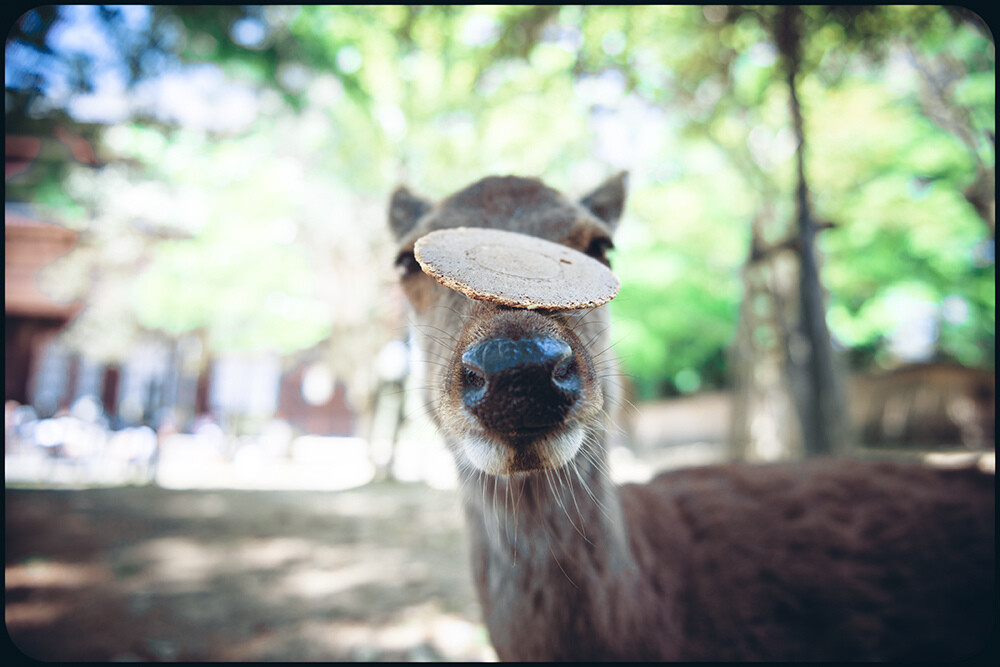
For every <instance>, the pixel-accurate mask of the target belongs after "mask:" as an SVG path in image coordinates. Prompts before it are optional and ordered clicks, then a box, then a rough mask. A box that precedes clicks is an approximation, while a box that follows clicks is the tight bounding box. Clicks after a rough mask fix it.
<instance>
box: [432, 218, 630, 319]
mask: <svg viewBox="0 0 1000 667" xmlns="http://www.w3.org/2000/svg"><path fill="white" fill-rule="evenodd" d="M413 254H414V256H415V257H416V258H417V262H419V263H420V268H422V269H423V270H424V272H425V273H427V274H428V275H430V276H432V277H433V278H434V279H435V280H437V281H438V282H439V283H441V284H442V285H444V286H445V287H450V288H451V289H453V290H456V291H458V292H461V293H462V294H464V295H466V296H468V297H471V298H473V299H478V300H480V301H489V302H492V303H497V304H500V305H503V306H511V307H514V308H526V309H528V310H535V309H545V310H575V309H578V308H594V307H596V306H600V305H602V304H605V303H607V302H608V301H610V300H611V299H613V298H614V297H615V295H616V294H618V289H619V288H620V287H621V283H620V282H619V280H618V277H617V276H615V274H613V273H612V272H611V269H609V268H608V267H607V266H605V265H604V264H602V263H601V262H599V261H597V260H596V259H594V258H593V257H588V256H587V255H585V254H583V253H582V252H580V251H578V250H574V249H573V248H569V247H567V246H564V245H561V244H559V243H553V242H552V241H546V240H545V239H540V238H538V237H535V236H529V235H527V234H519V233H517V232H508V231H503V230H499V229H485V228H482V227H455V228H453V229H441V230H438V231H434V232H431V233H429V234H427V235H425V236H422V237H420V238H419V239H418V240H417V242H416V244H415V245H414V248H413Z"/></svg>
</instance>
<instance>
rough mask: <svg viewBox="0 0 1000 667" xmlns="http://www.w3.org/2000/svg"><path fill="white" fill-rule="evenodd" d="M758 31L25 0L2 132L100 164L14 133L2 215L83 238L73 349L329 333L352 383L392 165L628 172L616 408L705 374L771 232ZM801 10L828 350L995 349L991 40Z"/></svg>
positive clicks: (383, 245) (398, 174)
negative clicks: (18, 147)
mask: <svg viewBox="0 0 1000 667" xmlns="http://www.w3.org/2000/svg"><path fill="white" fill-rule="evenodd" d="M777 20H778V14H777V8H775V7H733V6H728V7H727V6H673V5H668V6H618V5H610V6H575V5H566V6H555V5H545V6H401V5H392V6H303V7H292V6H250V7H241V6H153V7H118V8H114V7H103V6H101V7H43V8H38V9H33V10H31V11H29V12H27V13H26V14H24V15H23V16H22V17H20V18H19V19H18V21H17V22H16V24H15V25H14V26H13V27H12V29H11V31H10V32H9V34H8V39H7V42H6V61H5V83H6V85H5V92H6V96H5V100H6V120H7V132H8V134H9V135H10V134H33V135H38V136H44V137H52V136H60V135H58V134H54V133H55V131H56V128H60V127H68V128H70V129H71V130H72V131H73V132H75V133H77V134H79V135H81V136H83V137H85V138H86V139H87V140H89V141H90V142H91V143H92V144H93V145H94V146H95V149H96V156H97V160H96V163H95V164H89V163H84V162H81V161H79V160H73V159H70V158H69V156H68V155H67V154H66V153H65V151H64V150H63V149H62V148H61V147H62V146H63V145H64V144H65V142H63V143H58V142H56V143H53V142H51V141H50V142H49V143H48V144H43V145H44V146H54V148H46V150H47V151H49V153H44V151H43V153H44V154H40V156H39V159H38V160H36V163H35V164H34V165H33V166H32V168H31V169H29V170H27V171H26V172H24V173H23V174H20V175H17V176H14V177H13V178H11V179H8V181H7V187H8V191H7V199H8V204H10V203H12V202H14V203H16V202H18V201H20V202H25V203H31V204H32V205H34V206H36V207H37V208H38V210H39V211H40V213H39V215H41V216H44V217H47V218H53V219H57V220H59V221H60V222H62V223H63V224H66V225H67V226H71V227H74V228H76V229H79V230H81V232H82V233H83V235H84V236H83V238H84V241H83V242H82V243H81V245H80V247H79V248H78V249H77V250H76V251H75V252H74V253H72V254H71V255H70V256H68V257H67V258H65V260H63V261H61V262H59V263H58V264H56V265H54V266H53V267H52V268H51V271H50V272H49V274H48V275H47V281H48V284H49V289H50V290H51V291H53V292H55V293H58V294H60V295H61V296H62V297H64V298H72V297H74V296H84V295H87V297H88V298H89V299H90V300H91V301H92V308H90V309H88V312H89V313H90V315H89V317H90V319H88V315H87V313H85V315H84V316H81V318H80V323H79V324H78V325H77V329H78V333H79V336H78V340H79V341H80V344H81V345H82V346H89V347H90V348H92V349H93V350H94V353H96V354H101V355H104V356H113V355H114V354H115V353H116V351H118V350H120V349H121V347H122V344H123V342H122V341H123V340H124V339H127V335H126V334H122V337H115V336H111V335H109V334H107V333H104V334H103V335H100V334H99V333H98V332H106V331H107V330H108V329H109V328H113V327H117V330H119V331H126V330H127V329H129V327H132V328H133V329H135V330H137V329H138V328H148V329H155V330H161V331H163V332H165V333H167V334H168V335H179V334H181V333H184V332H190V331H203V332H206V336H207V338H208V340H209V341H210V342H211V344H212V346H213V347H214V348H215V349H277V350H279V351H282V352H286V353H290V352H294V351H296V350H301V349H305V348H308V347H311V346H314V345H317V344H320V343H321V342H322V341H330V350H331V354H330V356H331V359H334V360H335V361H336V363H338V364H339V371H340V372H342V373H344V374H350V373H353V372H355V371H356V369H355V366H356V364H357V363H359V361H358V360H361V359H365V358H371V357H372V356H374V355H373V354H372V351H373V350H374V349H377V346H378V345H380V344H381V343H382V342H384V341H385V340H386V339H388V338H389V337H392V336H394V335H398V334H399V331H398V329H394V328H393V327H394V326H398V325H397V324H396V322H397V321H398V312H397V310H398V304H397V302H396V301H394V300H393V298H392V297H391V283H392V277H393V276H392V275H391V272H390V270H389V267H390V266H391V249H390V247H389V241H388V236H387V234H386V233H385V231H384V229H383V228H384V218H385V202H386V200H387V196H388V193H389V192H390V191H391V189H392V187H393V186H395V185H396V184H397V183H399V182H406V183H407V184H408V185H409V186H410V187H412V188H413V189H415V190H418V191H422V192H423V193H425V194H427V195H429V196H432V197H441V196H445V195H447V194H449V193H450V192H452V191H454V190H456V189H458V188H460V187H462V186H464V185H465V184H467V183H468V182H470V181H472V180H474V179H476V178H479V177H481V176H485V175H488V174H491V173H517V174H522V175H537V176H540V177H542V178H543V179H544V180H545V181H546V182H548V183H550V184H551V185H553V186H554V187H557V188H559V189H562V190H563V191H566V192H569V193H573V194H583V193H584V192H586V191H588V190H589V189H590V188H592V187H593V186H594V185H596V184H597V183H598V182H600V180H602V179H603V177H604V176H606V175H607V174H609V173H611V172H612V171H616V170H618V169H628V170H629V171H630V174H631V179H630V182H631V184H632V187H631V193H630V199H629V202H628V205H627V209H626V219H625V221H624V223H623V225H622V228H621V230H620V233H619V235H618V238H617V239H616V250H615V252H614V254H613V259H612V262H613V266H614V268H615V270H616V272H617V273H618V274H619V275H620V277H621V278H622V283H623V288H622V291H621V294H620V295H619V296H618V297H617V298H616V299H615V300H614V301H613V302H612V304H611V309H612V314H613V315H614V317H615V327H616V329H615V333H614V336H613V337H614V339H615V341H616V346H617V350H618V352H619V354H620V355H621V357H622V362H623V365H624V366H625V370H626V371H627V372H628V373H629V374H630V375H632V376H633V377H634V378H636V381H637V384H638V386H639V390H640V394H641V395H642V396H655V395H659V394H662V393H673V392H689V391H694V390H696V389H698V388H699V387H707V386H720V385H722V384H724V383H725V382H726V381H727V379H728V364H727V357H726V349H727V346H728V345H729V343H730V342H731V339H732V337H733V336H734V334H735V331H736V321H737V314H738V307H739V303H740V299H741V296H742V293H741V283H740V270H741V267H742V266H743V263H744V261H745V260H746V258H747V256H748V252H749V248H750V241H751V222H752V221H753V220H754V219H766V220H767V223H766V224H763V225H762V229H763V234H764V239H763V240H764V241H766V242H768V243H779V242H781V241H782V240H784V239H786V238H787V237H788V236H789V235H790V234H791V226H792V224H793V209H794V206H795V203H794V199H793V190H794V178H795V160H794V159H793V158H794V153H795V150H796V147H797V146H796V141H795V137H794V134H793V133H792V132H791V129H790V128H791V119H790V116H789V108H788V103H787V99H788V97H787V82H786V81H785V79H784V78H783V77H782V76H781V72H780V69H779V63H778V57H779V53H782V52H784V51H783V49H781V48H779V47H781V46H782V45H781V44H778V43H777V39H779V38H780V32H778V31H776V30H775V22H776V21H777ZM799 21H800V22H801V30H800V34H801V40H800V41H798V42H797V43H796V45H795V48H796V49H797V51H796V53H797V54H798V57H799V59H800V68H799V74H798V79H797V82H798V86H799V89H800V95H801V98H802V114H803V118H804V133H805V136H806V139H807V146H808V155H807V161H806V163H805V169H806V171H807V175H808V178H809V183H810V186H811V193H812V201H813V204H814V206H815V209H816V214H817V216H818V217H819V218H820V219H821V220H823V221H826V222H828V223H829V228H828V229H827V230H826V231H824V232H823V233H822V235H821V236H820V249H821V251H822V257H823V263H822V267H821V272H822V278H823V281H824V284H825V286H826V287H827V288H828V290H829V310H828V317H827V321H828V324H829V326H830V328H831V331H832V334H833V338H834V341H835V343H836V344H837V345H839V346H841V347H842V348H844V349H845V350H846V351H847V353H848V355H849V358H850V359H851V360H852V362H853V363H855V364H856V365H867V364H871V363H890V362H891V361H892V360H893V359H906V358H920V355H924V357H923V358H926V357H927V356H928V355H930V356H932V357H935V358H945V359H951V360H955V361H958V362H960V363H963V364H968V365H979V366H987V367H992V365H993V363H994V358H995V352H994V349H995V348H994V335H995V330H994V322H995V317H994V312H995V297H994V291H995V264H994V250H993V248H994V238H995V222H994V218H993V216H994V215H995V214H994V203H993V202H994V195H993V191H992V184H993V180H994V176H993V173H994V171H993V170H994V161H995V149H994V142H993V133H994V131H995V127H994V118H995V83H994V82H995V50H994V48H995V47H994V43H993V41H992V36H991V35H990V34H989V32H988V29H987V28H986V27H985V25H984V24H983V22H982V21H981V20H979V19H978V17H976V16H974V15H972V14H969V13H967V12H963V11H961V10H952V9H944V8H940V7H927V6H883V7H868V6H866V7H822V6H808V7H803V8H802V9H801V16H800V17H799ZM60 150H63V152H62V153H60V152H59V151H60ZM43 157H45V158H46V159H42V158H43ZM921 314H923V315H924V316H923V317H922V319H921V318H918V317H917V316H918V315H921ZM88 322H89V324H88ZM920 326H924V327H925V328H926V327H930V332H929V333H928V334H927V336H928V341H925V343H926V344H925V345H924V346H923V347H919V346H918V348H919V349H917V351H916V352H914V351H913V350H914V349H916V348H913V345H912V338H913V334H914V330H915V329H918V328H919V327H920ZM129 330H130V329H129ZM126 333H127V332H126ZM907 334H910V335H909V336H908V335H907ZM123 337H124V338H123ZM908 341H909V342H908ZM908 344H909V345H910V347H907V345H908ZM907 355H910V356H909V357H908V356H907ZM914 355H916V357H914Z"/></svg>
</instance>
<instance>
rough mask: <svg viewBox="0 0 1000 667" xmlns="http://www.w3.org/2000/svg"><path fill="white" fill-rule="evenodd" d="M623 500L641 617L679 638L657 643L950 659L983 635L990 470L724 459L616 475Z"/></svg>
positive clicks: (745, 654)
mask: <svg viewBox="0 0 1000 667" xmlns="http://www.w3.org/2000/svg"><path fill="white" fill-rule="evenodd" d="M622 504H623V509H624V511H625V517H626V522H627V526H628V531H629V541H630V544H631V548H632V551H633V554H634V555H635V557H636V560H637V561H638V565H639V568H640V571H641V572H642V575H641V576H640V581H641V582H644V583H642V584H640V585H641V586H644V587H645V589H646V590H642V591H639V592H637V595H638V596H640V597H644V598H646V599H648V600H649V601H650V602H649V604H650V605H653V606H655V607H656V609H655V610H652V609H651V610H650V611H651V612H653V613H652V614H647V615H646V616H654V617H656V618H657V620H656V621H655V622H656V623H659V624H660V625H661V626H662V627H663V628H664V629H670V630H671V631H670V632H668V633H666V634H669V635H671V636H673V637H674V638H675V639H674V640H676V637H677V636H678V635H679V636H680V637H681V638H682V639H681V644H682V645H681V646H673V647H666V646H665V647H663V654H667V653H676V654H678V656H679V657H681V658H682V659H699V658H708V659H745V658H755V657H756V658H765V659H767V658H770V659H781V658H786V659H808V658H810V657H812V658H821V659H851V658H854V659H858V658H860V659H865V658H876V659H877V658H883V659H905V658H916V659H929V658H956V657H962V656H965V655H970V654H974V653H976V652H977V651H978V650H980V649H982V647H983V646H984V645H985V643H986V641H987V639H988V638H989V637H990V635H991V634H992V631H993V619H994V611H993V603H994V578H995V575H994V567H995V565H994V537H993V536H994V521H995V507H994V477H993V476H992V475H988V474H984V473H982V472H980V471H977V470H972V469H963V470H941V469H932V468H927V467H924V466H919V465H908V464H894V463H857V462H847V461H833V460H817V461H813V462H810V463H807V464H800V465H770V466H749V465H738V464H732V465H723V466H711V467H707V468H700V469H693V470H685V471H676V472H671V473H666V474H664V475H661V476H659V477H657V478H656V479H655V480H653V482H652V483H650V484H648V485H644V486H627V487H624V488H623V489H622ZM663 591H667V597H668V598H670V599H671V601H670V603H669V604H668V605H661V604H660V603H658V602H656V600H657V599H658V598H657V592H660V593H662V592H663ZM660 599H662V598H660ZM641 615H642V612H641V611H640V616H641ZM637 622H638V623H643V622H644V621H637ZM651 650H654V651H655V647H651Z"/></svg>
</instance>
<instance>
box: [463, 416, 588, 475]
mask: <svg viewBox="0 0 1000 667" xmlns="http://www.w3.org/2000/svg"><path fill="white" fill-rule="evenodd" d="M583 437H584V433H583V428H582V427H581V426H579V425H576V424H574V425H568V426H565V427H563V428H561V429H559V430H558V431H556V432H555V433H552V434H550V435H547V436H544V437H543V438H541V439H539V440H537V441H535V442H533V443H531V445H530V447H532V448H533V450H534V451H533V453H534V454H535V455H536V456H537V457H538V459H539V461H540V462H541V463H542V465H544V466H545V467H547V468H549V469H555V468H558V467H560V466H562V465H564V464H566V463H568V462H569V461H570V460H572V459H573V457H574V456H576V454H577V452H579V451H580V446H581V445H583ZM462 451H463V452H464V454H465V456H466V458H468V459H469V462H470V463H472V465H473V466H475V467H476V468H478V469H479V470H482V471H483V472H485V473H489V474H491V475H507V474H510V473H511V472H521V471H516V470H512V468H511V461H512V459H513V455H514V452H513V451H512V450H511V448H510V446H508V445H506V444H504V443H502V442H499V441H497V440H496V439H494V438H491V437H488V436H484V435H481V434H468V435H466V436H465V437H463V438H462Z"/></svg>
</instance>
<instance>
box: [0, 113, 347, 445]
mask: <svg viewBox="0 0 1000 667" xmlns="http://www.w3.org/2000/svg"><path fill="white" fill-rule="evenodd" d="M55 141H56V142H59V143H61V144H64V145H66V146H69V148H70V149H71V153H72V156H73V158H74V159H76V160H77V161H80V162H84V163H87V164H91V165H93V164H96V158H95V157H94V153H93V150H92V149H91V148H90V144H89V143H88V142H87V141H86V140H85V139H83V138H82V137H80V136H78V135H75V134H72V133H70V132H68V131H66V130H64V129H62V128H57V132H56V133H55ZM50 143H53V140H52V139H50V138H44V139H40V138H37V137H30V136H8V137H6V143H5V179H6V180H8V181H9V180H10V179H11V178H15V177H17V176H19V175H22V174H26V175H28V176H30V173H29V170H30V169H32V167H33V166H37V165H39V163H41V162H45V161H52V160H53V159H64V157H65V156H61V155H60V156H47V157H45V155H46V151H45V146H47V145H48V144H50ZM31 211H32V209H30V208H29V207H27V206H24V205H21V204H19V203H17V202H11V201H8V200H6V199H5V201H4V399H5V401H17V402H18V403H20V404H22V405H31V406H33V407H34V408H35V411H36V412H37V413H38V416H39V417H42V418H45V417H49V416H52V415H55V414H57V413H59V412H61V411H66V410H68V409H69V408H70V406H72V405H73V404H74V403H75V402H76V401H77V400H78V399H80V398H82V397H84V396H88V397H92V398H96V399H98V401H99V403H100V404H101V406H102V407H103V410H104V413H105V415H106V416H107V417H108V418H109V420H110V423H111V425H112V426H129V425H137V424H146V425H151V426H154V427H157V426H159V425H160V423H161V422H163V421H164V420H167V419H169V420H170V421H171V422H173V426H175V427H178V428H184V427H185V426H190V425H192V424H193V423H194V422H195V421H196V420H198V419H199V418H200V419H205V418H210V419H213V420H215V421H219V422H222V423H223V424H222V425H223V426H226V427H229V428H241V429H243V428H249V429H251V430H252V429H254V428H256V427H257V426H258V425H260V424H262V423H264V422H266V421H267V420H269V419H272V418H275V417H277V418H279V419H284V420H286V421H287V422H289V423H290V424H291V425H292V426H294V427H296V428H297V429H299V430H300V431H302V432H305V433H312V434H324V435H350V434H353V433H354V431H355V427H356V422H357V419H356V415H355V411H354V410H353V409H352V407H351V406H350V404H349V402H348V400H347V396H346V391H345V387H344V384H343V383H341V382H337V381H336V379H335V378H333V377H332V375H330V374H329V372H327V371H325V370H324V369H325V366H324V365H323V363H322V362H321V361H318V360H317V359H318V358H319V357H320V356H321V355H320V354H319V350H318V349H313V350H308V351H304V352H303V353H301V355H300V356H299V357H296V358H282V357H279V356H278V355H276V354H268V353H259V354H249V355H248V354H244V355H230V354H213V353H211V352H208V351H206V350H204V349H203V345H202V343H201V339H200V338H199V337H198V336H197V335H186V336H181V337H178V338H171V337H168V336H164V335H162V334H159V333H157V332H152V331H150V332H146V335H145V336H144V338H143V340H142V341H141V342H140V343H139V344H138V345H136V346H135V347H134V348H133V349H130V350H127V351H126V352H125V354H124V355H123V359H124V360H123V361H121V362H120V363H115V364H104V363H101V362H98V361H94V360H91V359H88V358H86V357H85V356H83V355H81V354H79V353H78V352H77V351H75V350H73V349H70V348H69V347H68V346H66V345H65V344H64V343H63V342H62V341H61V340H60V337H59V333H60V332H61V331H62V330H63V329H64V328H65V327H66V326H67V325H68V324H69V323H70V322H71V321H72V320H73V318H74V317H76V316H77V315H79V314H80V313H81V312H82V311H83V310H84V308H85V307H86V304H85V303H84V302H83V301H75V302H73V303H69V304H62V303H56V302H54V301H53V300H52V299H50V298H49V297H48V296H47V295H45V294H44V293H43V292H42V291H41V290H40V289H39V288H38V280H37V278H38V273H39V271H40V270H41V269H42V268H43V267H44V266H45V265H46V264H48V263H49V262H51V261H53V260H55V259H56V258H58V257H60V256H62V255H65V254H66V253H68V252H70V251H71V250H72V249H73V248H74V246H75V245H76V243H77V240H78V236H79V235H78V234H77V233H76V232H74V231H73V230H70V229H67V228H66V227H63V226H61V225H57V224H53V223H50V222H46V221H43V220H37V219H34V218H33V217H32V213H31Z"/></svg>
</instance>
